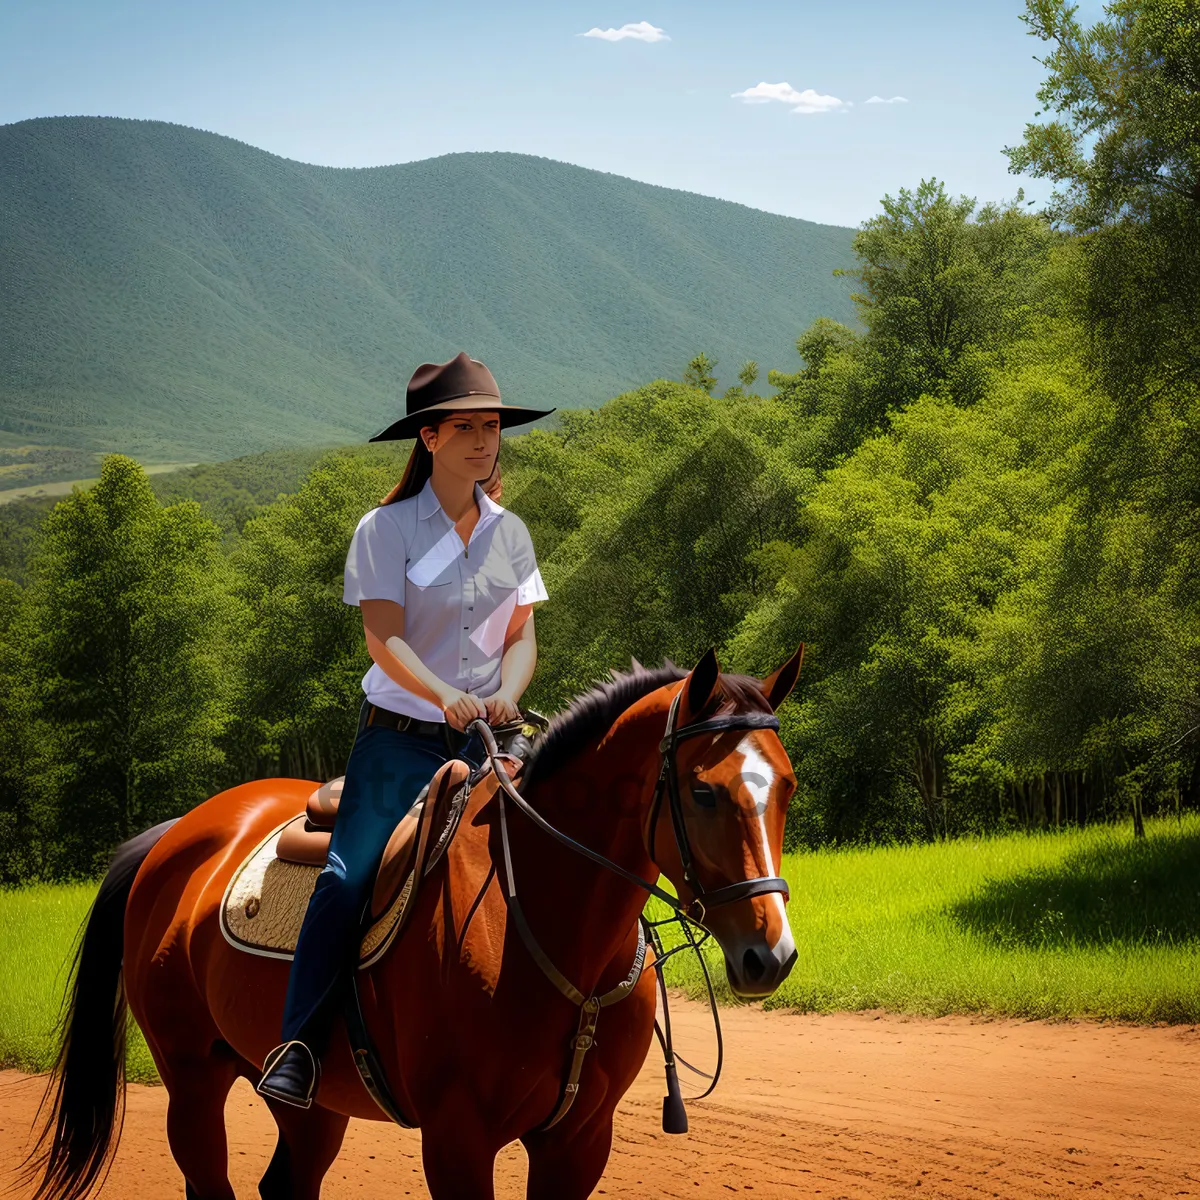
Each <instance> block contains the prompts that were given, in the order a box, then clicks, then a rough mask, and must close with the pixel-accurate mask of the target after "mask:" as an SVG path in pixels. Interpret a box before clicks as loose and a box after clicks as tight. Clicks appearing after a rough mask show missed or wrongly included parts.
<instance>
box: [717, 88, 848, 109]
mask: <svg viewBox="0 0 1200 1200" xmlns="http://www.w3.org/2000/svg"><path fill="white" fill-rule="evenodd" d="M733 98H734V99H735V100H739V99H740V100H744V101H745V102H746V103H747V104H766V103H767V102H768V101H769V100H779V101H780V102H782V103H783V104H791V105H793V106H794V107H793V108H792V112H798V113H824V112H837V111H838V110H839V109H845V108H846V107H847V101H845V100H839V99H838V98H837V97H836V96H823V95H821V93H820V92H815V91H813V89H812V88H805V89H804V91H802V92H798V91H796V89H795V88H794V87H792V85H791V84H790V83H760V84H758V85H756V86H755V87H752V88H747V89H746V90H745V91H744V92H734V93H733Z"/></svg>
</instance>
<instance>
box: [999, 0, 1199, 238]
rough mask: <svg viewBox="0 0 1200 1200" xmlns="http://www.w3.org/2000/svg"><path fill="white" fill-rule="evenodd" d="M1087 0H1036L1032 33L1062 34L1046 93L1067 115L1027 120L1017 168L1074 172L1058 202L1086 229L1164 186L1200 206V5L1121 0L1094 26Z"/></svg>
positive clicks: (1055, 213) (1067, 217)
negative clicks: (1087, 24) (1086, 19)
mask: <svg viewBox="0 0 1200 1200" xmlns="http://www.w3.org/2000/svg"><path fill="white" fill-rule="evenodd" d="M1077 7H1078V6H1077V5H1068V4H1067V3H1066V0H1026V12H1025V14H1024V15H1023V16H1022V17H1021V20H1022V21H1024V22H1025V24H1027V25H1028V26H1029V32H1030V34H1031V35H1034V36H1037V37H1039V38H1041V39H1042V40H1043V41H1053V42H1056V43H1057V48H1056V49H1055V50H1053V51H1052V52H1051V53H1050V54H1049V55H1048V56H1047V57H1046V58H1043V59H1038V60H1037V61H1039V62H1041V63H1042V64H1043V65H1044V66H1046V67H1047V68H1048V69H1049V72H1050V73H1049V76H1048V77H1047V79H1046V81H1045V82H1044V83H1043V84H1042V86H1041V87H1040V88H1039V89H1038V93H1037V97H1038V100H1040V101H1041V102H1042V104H1044V105H1045V106H1046V109H1053V110H1054V111H1055V112H1057V113H1063V114H1065V115H1066V120H1051V121H1047V122H1045V123H1043V124H1029V125H1026V127H1025V140H1024V142H1023V143H1022V144H1021V145H1020V146H1016V147H1005V149H1004V153H1005V154H1006V155H1008V159H1009V170H1010V171H1011V172H1012V173H1014V174H1019V173H1022V172H1028V173H1029V174H1031V175H1033V176H1035V177H1042V176H1048V177H1049V178H1051V179H1053V180H1054V181H1055V182H1056V183H1066V184H1067V185H1068V186H1067V188H1066V189H1065V190H1064V191H1061V192H1057V191H1056V192H1055V193H1054V195H1053V196H1052V198H1051V202H1050V204H1049V206H1048V208H1047V212H1048V213H1049V214H1050V215H1051V216H1052V217H1053V218H1054V219H1055V220H1062V221H1066V222H1067V223H1069V224H1070V225H1071V226H1072V227H1073V228H1075V229H1077V230H1081V231H1082V230H1089V229H1097V228H1099V227H1100V226H1101V225H1103V224H1105V223H1108V222H1111V221H1114V220H1117V219H1119V218H1121V217H1123V216H1126V215H1135V216H1141V217H1145V216H1147V215H1148V213H1149V210H1150V208H1151V206H1152V205H1153V203H1154V200H1155V198H1157V197H1163V196H1167V197H1174V198H1177V199H1179V200H1181V201H1183V202H1185V203H1186V204H1188V205H1189V206H1193V207H1194V208H1196V209H1200V6H1198V5H1197V4H1196V0H1115V2H1114V3H1110V4H1107V5H1106V6H1105V11H1106V18H1105V19H1104V20H1102V21H1098V22H1097V23H1096V24H1095V25H1093V26H1092V27H1091V28H1090V29H1086V30H1085V29H1084V28H1083V27H1082V26H1081V25H1080V24H1079V23H1078V22H1077V21H1076V20H1075V19H1074V13H1075V12H1076V9H1077ZM1043 111H1045V110H1043ZM1037 115H1039V116H1040V115H1041V113H1038V114H1037ZM1092 135H1095V136H1096V142H1095V145H1094V146H1093V147H1092V152H1091V157H1090V158H1088V157H1086V156H1085V154H1084V152H1083V149H1082V147H1083V142H1084V139H1085V138H1087V137H1091V136H1092Z"/></svg>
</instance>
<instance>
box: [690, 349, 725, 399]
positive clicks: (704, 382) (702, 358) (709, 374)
mask: <svg viewBox="0 0 1200 1200" xmlns="http://www.w3.org/2000/svg"><path fill="white" fill-rule="evenodd" d="M716 367H717V360H716V359H715V358H713V359H710V358H709V357H708V355H707V354H705V353H704V351H703V350H702V351H701V352H700V353H699V354H697V355H696V357H695V358H693V359H691V360H690V361H689V362H688V365H687V370H685V371H684V373H683V382H684V383H688V384H691V386H692V387H698V388H699V389H700V390H701V391H704V392H707V393H708V394H709V395H710V396H711V395H712V392H713V388H715V387H716V386H717V377H716V376H715V375H714V374H713V371H715V370H716Z"/></svg>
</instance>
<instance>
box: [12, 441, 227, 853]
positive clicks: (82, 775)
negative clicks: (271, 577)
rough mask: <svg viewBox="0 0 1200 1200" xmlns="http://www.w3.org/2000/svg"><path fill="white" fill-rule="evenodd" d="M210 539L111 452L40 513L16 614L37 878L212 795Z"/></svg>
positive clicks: (221, 627) (196, 519) (219, 660)
mask: <svg viewBox="0 0 1200 1200" xmlns="http://www.w3.org/2000/svg"><path fill="white" fill-rule="evenodd" d="M217 541H218V530H217V528H216V526H215V525H214V524H213V523H212V522H211V521H209V520H207V519H206V518H205V517H204V516H203V515H202V514H201V512H200V509H199V506H198V505H197V504H196V503H195V502H194V501H184V502H182V503H180V504H176V505H172V506H170V507H168V508H162V507H160V506H159V504H158V502H157V500H156V499H155V497H154V493H153V492H152V491H151V489H150V485H149V482H148V480H147V477H146V474H145V472H144V471H143V470H142V468H141V467H140V465H139V464H138V463H136V462H135V461H134V460H132V459H129V458H126V457H124V456H123V455H118V454H113V455H108V456H106V457H105V459H104V462H103V465H102V468H101V473H100V478H99V480H98V481H97V483H96V484H95V485H94V486H93V487H92V488H91V489H89V490H86V491H85V490H81V489H76V490H75V491H74V492H73V494H72V495H71V497H70V498H69V499H66V500H63V501H61V502H60V503H58V504H57V505H56V506H55V508H54V509H53V511H52V512H51V513H50V515H49V517H48V518H47V521H46V525H45V528H44V533H43V538H42V541H41V544H40V546H39V547H38V550H37V552H36V554H35V557H34V559H33V562H32V564H31V574H32V580H31V583H30V585H29V591H28V594H27V597H26V603H25V604H24V605H23V611H22V616H21V626H22V628H21V636H22V638H23V639H24V640H25V641H26V652H27V655H28V658H27V661H26V664H25V665H26V666H27V670H28V678H29V679H30V680H31V682H32V684H33V686H34V688H35V695H34V696H33V697H32V705H33V716H32V720H33V721H34V722H35V723H36V728H37V734H38V736H37V739H36V745H37V753H36V758H35V763H34V764H33V766H34V768H35V770H36V773H37V777H38V787H39V788H40V789H42V790H43V793H44V797H43V798H44V808H45V810H46V811H47V812H48V814H50V815H49V817H48V818H47V824H46V825H44V826H43V828H42V830H41V831H40V832H41V833H42V834H43V835H44V836H45V837H46V838H47V840H48V841H49V842H50V843H51V847H50V848H48V859H49V861H47V862H46V863H45V864H44V868H45V870H46V871H47V873H52V874H56V875H62V874H77V873H83V874H88V873H91V872H92V871H94V870H96V869H97V868H98V867H99V866H101V865H102V864H103V863H104V861H105V859H106V857H107V854H108V852H109V851H110V850H111V848H112V846H113V845H114V844H115V843H116V842H118V841H120V840H122V839H124V838H128V837H130V836H131V835H132V834H134V833H136V832H137V831H138V830H140V829H142V828H145V827H146V826H148V825H151V824H153V823H155V822H156V821H159V820H162V819H163V818H165V817H168V816H177V815H179V814H180V813H182V812H184V811H186V809H188V808H189V807H191V806H192V805H194V804H195V803H197V802H198V801H200V800H202V799H204V798H205V797H207V796H208V795H210V794H211V783H212V780H213V778H214V777H215V775H216V774H217V773H218V772H219V769H220V767H221V765H222V754H221V751H220V748H219V746H218V741H219V739H220V736H221V733H222V730H223V727H224V724H225V721H226V720H227V718H228V712H227V709H226V706H225V704H226V694H225V693H226V683H227V681H228V665H229V664H228V653H229V648H230V645H231V642H232V639H231V638H230V637H229V623H230V619H231V616H232V614H231V611H230V606H229V604H228V602H227V599H226V595H225V590H224V588H225V583H226V580H225V572H224V569H223V565H222V560H221V558H220V556H219V554H218V553H217Z"/></svg>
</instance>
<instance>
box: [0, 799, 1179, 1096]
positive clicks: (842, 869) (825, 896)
mask: <svg viewBox="0 0 1200 1200" xmlns="http://www.w3.org/2000/svg"><path fill="white" fill-rule="evenodd" d="M1146 832H1147V837H1146V840H1145V842H1142V843H1138V842H1135V841H1134V840H1133V837H1132V834H1131V833H1130V831H1129V829H1128V828H1127V827H1122V828H1113V827H1096V828H1092V829H1086V830H1082V831H1074V832H1070V833H1060V834H1042V835H1033V836H1026V835H1020V834H1017V835H1008V836H1004V837H994V838H984V839H979V840H962V841H957V842H950V843H948V844H945V845H937V846H901V847H894V848H881V849H870V850H842V851H830V852H818V853H812V854H793V855H788V856H787V858H786V859H785V860H784V873H785V875H786V876H787V878H788V880H789V882H790V883H791V885H792V898H791V902H790V904H789V906H788V912H789V916H790V918H791V922H792V930H793V932H794V934H795V937H796V944H797V946H798V947H799V952H800V953H799V958H798V960H797V962H796V966H795V967H794V969H793V970H792V973H791V975H790V976H789V977H788V979H787V981H786V982H785V983H784V984H783V986H782V987H781V988H780V989H779V991H778V992H777V993H776V994H775V995H774V996H772V997H771V999H770V1000H768V1001H767V1005H768V1007H772V1008H776V1007H781V1008H797V1009H803V1010H810V1011H817V1012H830V1011H834V1010H837V1009H866V1008H882V1009H890V1010H892V1011H895V1012H904V1013H919V1014H925V1015H930V1016H937V1015H941V1014H944V1013H952V1012H967V1013H982V1014H987V1015H993V1016H999V1015H1008V1016H1022V1017H1043V1018H1045V1017H1051V1018H1062V1017H1092V1018H1110V1019H1113V1020H1119V1021H1133V1022H1149V1021H1171V1022H1195V1021H1200V960H1198V956H1197V948H1198V944H1200V816H1189V817H1187V818H1185V819H1184V820H1182V821H1175V820H1173V819H1159V820H1154V821H1150V822H1148V823H1147V826H1146ZM94 894H95V885H92V884H76V885H71V886H64V887H40V886H39V887H31V888H24V889H21V890H16V891H7V892H0V1064H3V1065H6V1066H16V1067H21V1068H23V1069H24V1070H31V1071H41V1070H46V1069H47V1068H48V1067H49V1065H50V1062H51V1060H52V1057H53V1056H52V1051H51V1047H52V1043H53V1038H52V1031H53V1028H54V1022H55V1017H56V1015H57V1012H58V1006H59V1003H60V998H61V996H62V992H63V988H64V987H65V984H66V979H67V974H68V971H69V968H70V960H71V952H72V942H73V939H74V937H75V935H76V931H77V930H78V929H79V927H80V925H81V923H82V922H83V920H84V918H85V916H86V914H87V909H88V905H89V904H90V903H91V900H92V896H93V895H94ZM661 908H662V906H660V909H661ZM663 911H665V910H663ZM709 949H710V951H711V953H710V955H709V959H710V962H711V964H712V966H713V967H714V968H715V970H714V975H715V977H716V979H717V982H718V984H719V986H720V990H721V992H722V994H723V998H725V999H727V1000H728V999H729V993H728V989H727V988H726V986H725V984H724V972H723V970H722V969H721V965H720V963H721V956H720V951H719V949H718V948H717V947H715V946H710V947H709ZM668 979H669V980H670V982H672V983H674V984H677V985H681V986H683V987H685V988H687V989H688V990H690V991H693V992H698V990H699V989H700V987H701V986H702V985H701V980H700V973H699V969H698V968H697V967H696V966H695V965H694V963H691V962H689V961H688V960H687V958H686V957H685V956H684V955H679V956H677V957H676V958H675V960H673V963H672V967H671V968H670V969H669V973H668ZM129 1073H130V1078H132V1079H138V1080H147V1081H148V1080H153V1079H155V1078H156V1076H155V1072H154V1065H153V1063H152V1061H151V1059H150V1055H149V1052H148V1051H147V1049H146V1045H145V1042H144V1041H143V1040H142V1038H141V1035H140V1034H139V1033H138V1032H137V1030H136V1028H134V1029H133V1030H132V1032H131V1038H130V1053H129Z"/></svg>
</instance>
